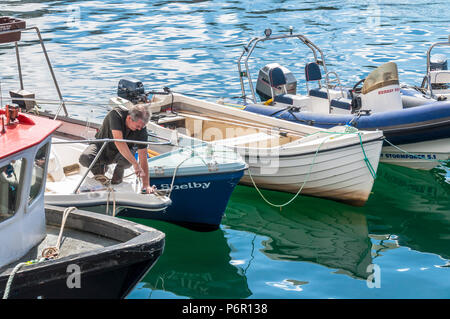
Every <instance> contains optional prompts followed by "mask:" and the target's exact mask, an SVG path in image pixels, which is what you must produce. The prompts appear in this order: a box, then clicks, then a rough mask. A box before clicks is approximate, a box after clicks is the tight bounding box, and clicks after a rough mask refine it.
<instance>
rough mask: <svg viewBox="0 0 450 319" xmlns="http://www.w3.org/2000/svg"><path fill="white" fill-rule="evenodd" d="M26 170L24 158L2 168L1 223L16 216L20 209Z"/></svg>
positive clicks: (0, 183) (0, 193)
mask: <svg viewBox="0 0 450 319" xmlns="http://www.w3.org/2000/svg"><path fill="white" fill-rule="evenodd" d="M24 168H25V159H23V158H22V159H17V160H13V161H11V162H10V163H8V164H6V165H3V166H1V167H0V222H2V221H4V220H6V219H8V218H10V217H12V216H14V214H15V213H16V211H17V210H18V208H19V204H20V185H22V182H23V177H22V176H23V172H24Z"/></svg>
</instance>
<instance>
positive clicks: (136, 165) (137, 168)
mask: <svg viewBox="0 0 450 319" xmlns="http://www.w3.org/2000/svg"><path fill="white" fill-rule="evenodd" d="M133 168H134V173H135V174H136V176H137V177H141V176H143V175H144V170H143V169H142V167H141V165H139V163H138V162H136V163H134V164H133Z"/></svg>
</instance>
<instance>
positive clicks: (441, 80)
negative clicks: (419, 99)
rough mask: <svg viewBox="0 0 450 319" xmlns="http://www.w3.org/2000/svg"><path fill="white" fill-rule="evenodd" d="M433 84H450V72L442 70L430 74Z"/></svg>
mask: <svg viewBox="0 0 450 319" xmlns="http://www.w3.org/2000/svg"><path fill="white" fill-rule="evenodd" d="M430 78H431V83H435V84H445V83H450V70H440V71H431V72H430Z"/></svg>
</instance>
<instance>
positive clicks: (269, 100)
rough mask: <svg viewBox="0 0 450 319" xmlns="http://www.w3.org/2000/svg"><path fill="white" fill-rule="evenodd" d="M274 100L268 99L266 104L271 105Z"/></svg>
mask: <svg viewBox="0 0 450 319" xmlns="http://www.w3.org/2000/svg"><path fill="white" fill-rule="evenodd" d="M272 102H273V99H268V100H267V101H266V102H264V105H271V104H272Z"/></svg>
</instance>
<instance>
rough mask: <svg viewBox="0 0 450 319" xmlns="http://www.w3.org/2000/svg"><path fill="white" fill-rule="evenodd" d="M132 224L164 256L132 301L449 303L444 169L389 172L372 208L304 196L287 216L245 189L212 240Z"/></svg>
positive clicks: (449, 206)
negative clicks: (151, 234) (159, 237)
mask: <svg viewBox="0 0 450 319" xmlns="http://www.w3.org/2000/svg"><path fill="white" fill-rule="evenodd" d="M263 194H264V195H265V196H266V197H268V198H269V199H270V200H271V201H273V202H276V203H282V202H286V201H287V200H289V199H290V198H291V197H292V196H293V194H285V193H279V192H273V191H263ZM199 204H200V203H199ZM133 220H134V221H138V222H140V223H143V224H145V225H148V226H151V227H155V228H158V229H160V230H162V231H164V232H165V233H166V248H165V252H164V254H163V255H162V257H161V258H160V260H159V261H158V263H157V264H156V265H155V266H154V267H153V268H152V270H151V271H150V272H149V273H148V274H147V276H145V278H143V280H142V281H141V282H140V283H139V285H138V286H137V287H136V288H135V289H134V291H133V292H132V293H131V294H130V295H129V296H128V298H151V299H161V298H202V299H204V298H207V299H209V298H227V299H230V298H231V299H235V298H258V299H260V298H270V299H278V298H283V299H290V298H352V299H353V298H364V299H365V298H383V299H384V298H449V297H450V292H449V291H450V289H449V288H450V280H449V279H450V272H449V267H450V264H449V262H448V259H449V258H450V248H449V247H450V236H449V234H450V184H449V183H448V181H446V177H445V170H443V169H434V170H432V171H431V172H424V171H416V170H411V169H407V168H403V167H398V166H392V165H388V164H381V165H380V167H379V171H378V176H377V179H376V181H375V184H374V188H373V194H372V195H371V197H370V199H369V201H368V202H367V204H366V205H365V206H364V207H352V206H348V205H345V204H341V203H336V202H333V201H329V200H322V199H317V198H312V197H300V198H298V199H297V200H296V201H295V202H294V203H293V204H291V205H289V206H287V207H285V208H283V209H282V210H281V211H280V209H279V208H274V207H270V206H269V205H268V204H267V203H265V202H264V201H263V200H262V199H261V197H260V195H259V194H258V193H257V192H256V190H255V189H254V188H251V187H247V186H238V187H237V188H236V189H235V191H234V193H233V195H232V197H231V200H230V203H229V205H228V208H227V210H226V213H225V218H224V219H223V223H222V225H221V227H220V229H218V230H216V231H212V232H207V233H201V232H195V231H191V230H188V229H185V228H182V227H180V226H176V225H172V224H169V223H165V222H160V221H144V220H142V219H133ZM374 270H375V272H376V273H374ZM371 276H372V277H371Z"/></svg>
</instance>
